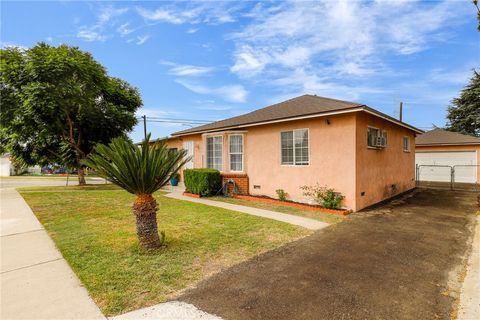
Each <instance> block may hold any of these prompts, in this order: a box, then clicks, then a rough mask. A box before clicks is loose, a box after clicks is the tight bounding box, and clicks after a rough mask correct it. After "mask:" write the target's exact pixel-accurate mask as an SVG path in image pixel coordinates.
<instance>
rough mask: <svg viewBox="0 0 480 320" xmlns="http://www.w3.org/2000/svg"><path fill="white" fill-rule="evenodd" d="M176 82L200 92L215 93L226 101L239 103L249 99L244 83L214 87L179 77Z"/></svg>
mask: <svg viewBox="0 0 480 320" xmlns="http://www.w3.org/2000/svg"><path fill="white" fill-rule="evenodd" d="M175 82H177V83H178V84H180V85H182V86H184V87H185V88H187V89H188V90H190V91H192V92H195V93H198V94H206V95H215V96H218V97H221V98H222V99H224V100H226V101H230V102H237V103H241V102H245V101H246V100H247V95H248V92H247V90H245V88H244V87H243V86H242V85H226V86H221V87H215V88H212V87H207V86H204V85H201V84H198V83H193V82H189V81H185V80H182V79H177V80H175Z"/></svg>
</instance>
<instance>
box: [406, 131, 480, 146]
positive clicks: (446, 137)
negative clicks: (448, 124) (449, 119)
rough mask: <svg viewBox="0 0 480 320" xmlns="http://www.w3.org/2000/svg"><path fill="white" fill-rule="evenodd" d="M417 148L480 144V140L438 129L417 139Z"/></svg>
mask: <svg viewBox="0 0 480 320" xmlns="http://www.w3.org/2000/svg"><path fill="white" fill-rule="evenodd" d="M415 144H416V145H417V146H430V145H463V144H480V138H476V137H472V136H469V135H466V134H461V133H458V132H451V131H447V130H444V129H440V128H436V129H433V130H432V131H428V132H425V133H424V134H422V135H419V136H418V137H417V138H416V139H415Z"/></svg>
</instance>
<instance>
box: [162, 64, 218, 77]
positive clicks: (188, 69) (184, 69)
mask: <svg viewBox="0 0 480 320" xmlns="http://www.w3.org/2000/svg"><path fill="white" fill-rule="evenodd" d="M212 70H213V69H212V68H208V67H198V66H191V65H181V66H176V67H173V68H171V69H170V70H169V73H170V74H171V75H174V76H199V75H204V74H207V73H209V72H211V71H212Z"/></svg>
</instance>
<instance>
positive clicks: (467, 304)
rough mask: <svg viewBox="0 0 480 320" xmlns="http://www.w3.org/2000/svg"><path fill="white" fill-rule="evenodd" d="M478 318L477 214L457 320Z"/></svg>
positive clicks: (479, 241)
mask: <svg viewBox="0 0 480 320" xmlns="http://www.w3.org/2000/svg"><path fill="white" fill-rule="evenodd" d="M471 319H480V217H479V216H477V224H476V226H475V237H474V238H473V243H472V252H471V254H470V257H469V259H468V263H467V274H466V276H465V279H464V280H463V286H462V291H461V294H460V306H459V308H458V320H471Z"/></svg>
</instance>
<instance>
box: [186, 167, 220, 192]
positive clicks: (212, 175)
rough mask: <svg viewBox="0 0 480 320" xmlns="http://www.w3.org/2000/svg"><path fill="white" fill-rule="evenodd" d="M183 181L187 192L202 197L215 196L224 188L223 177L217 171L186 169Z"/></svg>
mask: <svg viewBox="0 0 480 320" xmlns="http://www.w3.org/2000/svg"><path fill="white" fill-rule="evenodd" d="M183 180H184V183H185V191H186V192H189V193H194V194H199V195H201V196H209V195H214V194H216V193H217V191H218V190H220V188H221V187H222V177H221V176H220V171H218V170H216V169H207V168H202V169H185V170H183Z"/></svg>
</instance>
